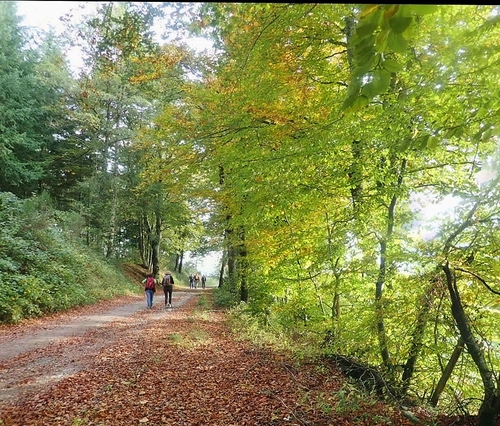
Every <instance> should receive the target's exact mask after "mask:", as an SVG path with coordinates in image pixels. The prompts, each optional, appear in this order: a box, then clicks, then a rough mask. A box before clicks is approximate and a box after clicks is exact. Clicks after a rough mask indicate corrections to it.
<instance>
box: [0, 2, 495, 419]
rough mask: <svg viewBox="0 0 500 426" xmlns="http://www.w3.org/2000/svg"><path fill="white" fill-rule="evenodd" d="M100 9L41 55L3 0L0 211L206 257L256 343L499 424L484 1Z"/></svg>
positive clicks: (102, 240) (93, 244)
mask: <svg viewBox="0 0 500 426" xmlns="http://www.w3.org/2000/svg"><path fill="white" fill-rule="evenodd" d="M95 9H96V10H95V11H93V12H92V13H89V14H87V15H84V16H83V17H82V18H81V19H79V20H75V19H71V16H68V17H66V18H65V19H66V24H67V34H66V36H67V37H56V36H55V35H54V34H51V33H47V34H46V35H45V37H44V38H43V40H42V41H39V42H38V43H35V44H33V40H32V39H31V38H30V34H31V33H30V32H29V31H28V29H27V28H26V27H23V25H22V21H21V19H20V18H19V16H18V15H17V12H16V3H15V2H2V3H0V51H1V52H2V55H0V67H1V72H0V97H1V102H0V191H1V192H2V198H1V204H0V214H2V215H3V216H8V214H11V213H10V209H11V208H12V207H11V206H12V204H9V203H12V202H13V201H12V200H13V197H14V198H15V199H17V200H20V201H28V200H34V199H40V197H45V198H44V199H46V200H50V203H51V205H52V206H53V207H52V208H53V212H52V213H51V214H52V216H51V220H52V221H53V223H52V225H51V226H55V227H56V228H62V229H70V230H71V233H72V235H75V236H77V238H78V239H80V240H81V241H82V243H83V244H84V245H85V246H86V247H88V248H90V249H92V250H94V251H96V252H98V253H100V254H101V255H102V256H105V257H106V258H108V259H133V260H134V261H137V262H140V263H143V264H144V265H147V266H148V267H149V268H150V269H151V270H152V271H153V272H154V273H155V274H158V273H159V272H160V268H162V267H163V265H165V264H168V265H169V267H172V268H173V269H174V270H176V271H179V272H180V271H181V270H182V268H183V261H184V259H185V256H186V253H188V252H191V253H195V254H199V255H203V254H205V253H209V252H213V251H216V252H221V253H222V254H223V255H222V260H221V265H220V276H219V277H218V280H219V287H220V288H219V290H220V291H221V292H224V293H225V294H226V295H227V298H228V299H229V300H230V301H231V302H232V304H234V305H235V306H236V305H238V306H239V309H242V310H244V311H245V312H246V313H247V314H249V315H251V316H253V317H254V318H257V319H258V320H259V321H261V324H262V327H270V328H272V329H273V330H275V331H276V332H277V333H281V334H282V337H283V339H285V340H287V339H292V336H299V335H300V336H301V338H303V339H304V340H305V341H307V342H308V344H310V345H311V346H312V347H315V348H318V349H319V348H321V350H322V351H323V352H324V353H326V354H328V355H329V356H339V355H341V356H343V357H347V358H349V359H356V360H360V361H361V362H363V363H365V364H366V365H371V366H377V371H379V372H380V378H381V380H382V382H383V383H378V386H377V387H378V388H379V390H380V388H383V391H382V392H383V393H384V394H385V395H386V396H391V397H393V398H397V399H401V400H404V399H408V400H413V401H415V400H417V401H419V402H423V401H424V402H427V403H428V404H430V405H432V406H435V407H437V409H440V410H442V411H446V412H449V413H467V412H479V414H480V416H481V421H482V423H481V424H484V425H488V424H493V418H494V416H495V415H496V414H497V413H499V411H500V388H499V381H498V377H499V369H500V358H499V351H498V345H499V344H500V340H499V333H498V330H499V329H500V328H499V325H500V318H499V312H500V297H499V295H500V284H499V283H498V281H497V280H498V277H499V275H500V264H499V252H498V249H499V247H500V246H499V243H500V233H499V227H498V222H499V213H500V211H499V208H500V205H499V200H500V197H499V195H500V194H499V188H500V186H499V185H498V180H499V179H500V176H499V175H498V173H497V170H498V161H499V145H498V142H499V139H498V132H499V123H498V120H499V117H500V114H499V108H500V92H499V84H498V82H499V81H500V79H499V77H500V76H499V75H498V74H499V72H500V71H499V70H500V68H499V67H498V62H499V59H500V56H499V55H500V51H499V49H498V40H499V39H500V16H499V14H498V12H499V7H498V6H496V5H463V6H460V5H397V4H370V5H365V4H315V3H291V4H286V3H217V2H215V3H148V2H144V3H135V2H132V3H129V2H111V3H100V4H99V6H98V7H97V8H95ZM158 22H161V26H162V27H161V28H162V30H163V35H165V37H166V38H164V39H163V40H166V41H161V42H160V41H158V37H157V34H156V33H155V31H154V30H153V28H158V27H157V25H158ZM153 24H154V25H153ZM187 36H191V37H202V38H205V39H207V40H209V42H210V43H211V45H212V46H213V48H211V49H208V50H200V49H194V48H193V47H192V46H190V45H189V44H188V43H186V41H185V40H186V39H185V37H187ZM68 40H70V41H71V43H73V44H74V45H78V46H80V48H81V51H82V55H83V61H84V64H85V66H84V67H83V68H82V69H81V70H80V72H79V73H78V75H76V76H75V75H74V74H73V73H71V72H70V68H69V64H68V58H67V57H66V56H65V54H64V52H65V48H66V47H67V43H68ZM7 194H9V195H7ZM2 232H4V231H2ZM12 232H14V231H12ZM4 234H5V232H4V233H2V234H0V235H1V237H0V243H1V244H0V248H1V250H2V251H5V256H2V257H3V258H5V259H9V256H10V254H9V252H8V250H7V249H6V248H5V247H7V246H8V245H7V236H6V234H5V235H4ZM9 238H10V237H9ZM0 269H1V271H2V277H5V276H6V275H7V274H8V273H12V272H15V273H17V274H20V275H22V274H23V273H25V272H23V270H22V265H20V264H19V263H18V262H14V261H7V260H5V261H3V262H2V263H1V264H0ZM2 279H4V278H2ZM2 285H3V286H7V285H9V284H8V282H7V281H6V283H5V284H2Z"/></svg>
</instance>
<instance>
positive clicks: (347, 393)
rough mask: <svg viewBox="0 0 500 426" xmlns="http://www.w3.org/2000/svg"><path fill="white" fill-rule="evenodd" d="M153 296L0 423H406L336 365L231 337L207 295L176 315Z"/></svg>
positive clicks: (82, 341)
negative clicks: (81, 363)
mask: <svg viewBox="0 0 500 426" xmlns="http://www.w3.org/2000/svg"><path fill="white" fill-rule="evenodd" d="M159 297H160V300H158V293H157V302H156V303H155V306H154V308H153V309H152V310H147V309H145V308H144V309H140V310H139V311H137V312H136V313H134V314H133V315H132V316H131V319H130V320H129V321H128V322H127V324H126V327H124V326H123V325H122V326H121V327H119V326H117V325H114V324H113V323H111V324H108V325H107V326H106V327H105V329H106V330H105V331H103V333H107V334H106V336H107V337H106V338H107V339H108V342H109V344H107V345H105V346H103V347H102V348H101V349H100V350H99V351H98V352H97V353H95V354H94V355H92V356H89V357H88V358H87V361H86V362H87V365H85V367H84V368H83V369H81V370H80V371H78V372H77V373H75V374H72V375H68V376H67V377H64V378H62V379H61V380H59V381H54V382H53V383H52V384H50V385H47V386H46V387H44V388H42V389H38V390H37V391H33V392H32V393H31V394H28V395H25V396H23V398H21V399H19V400H18V401H17V402H15V403H10V404H4V405H3V406H0V409H1V410H2V414H1V416H0V418H1V421H0V425H2V426H14V425H19V426H27V425H40V426H46V425H68V426H80V425H96V426H97V425H100V426H115V425H116V426H118V425H127V426H129V425H141V424H144V425H221V426H229V425H337V426H343V425H399V426H402V425H408V426H409V425H412V424H413V423H412V422H411V421H410V420H408V419H407V418H406V417H404V416H403V414H402V411H401V410H399V409H396V408H391V407H390V406H388V405H385V404H382V403H378V402H374V401H373V400H372V399H371V398H369V397H362V396H361V394H360V393H359V392H358V391H356V390H355V389H354V387H353V385H350V384H348V382H347V381H346V379H345V378H343V377H342V374H341V373H340V372H339V371H338V370H336V369H335V368H334V367H333V366H328V365H325V364H321V363H319V362H313V361H304V360H302V361H299V360H296V359H293V357H290V356H287V355H286V354H280V353H277V352H275V351H273V350H271V349H270V348H269V349H266V348H262V347H256V346H254V345H252V344H251V343H250V342H248V341H243V340H240V339H236V336H235V335H234V334H233V333H231V331H230V330H229V327H228V325H227V323H226V316H225V314H224V312H222V311H218V310H215V309H213V305H212V303H211V295H210V291H205V292H203V293H202V292H199V293H193V295H192V297H188V298H187V299H186V303H184V304H183V305H181V306H178V307H177V308H176V309H174V310H173V311H165V310H163V309H161V304H162V303H160V302H162V300H161V299H162V297H163V296H162V295H160V296H159ZM91 335H92V333H88V336H87V335H84V336H82V337H81V338H79V341H78V348H79V350H81V351H86V350H88V349H86V348H88V347H90V346H91V345H88V344H87V343H88V342H87V341H86V339H91ZM4 337H5V336H4ZM34 374H36V373H34ZM34 379H35V377H34ZM434 424H436V423H434ZM441 424H444V423H441ZM449 424H452V423H449ZM462 424H463V423H462Z"/></svg>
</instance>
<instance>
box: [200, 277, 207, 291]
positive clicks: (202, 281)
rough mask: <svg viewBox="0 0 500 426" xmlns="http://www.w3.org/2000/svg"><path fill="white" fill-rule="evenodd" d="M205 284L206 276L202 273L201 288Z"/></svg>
mask: <svg viewBox="0 0 500 426" xmlns="http://www.w3.org/2000/svg"><path fill="white" fill-rule="evenodd" d="M206 284H207V276H206V275H205V274H203V275H202V276H201V288H203V289H204V288H205V286H206Z"/></svg>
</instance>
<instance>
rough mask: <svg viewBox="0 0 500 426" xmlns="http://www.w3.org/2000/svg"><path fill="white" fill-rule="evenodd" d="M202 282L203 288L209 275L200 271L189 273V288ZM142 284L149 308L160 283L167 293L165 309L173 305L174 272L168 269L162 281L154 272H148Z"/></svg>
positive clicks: (196, 286)
mask: <svg viewBox="0 0 500 426" xmlns="http://www.w3.org/2000/svg"><path fill="white" fill-rule="evenodd" d="M200 282H201V288H205V286H206V282H207V277H206V276H205V275H201V274H200V273H199V272H197V273H196V274H194V275H193V274H190V275H189V288H198V285H199V284H200ZM142 284H143V285H144V291H145V293H146V305H147V307H148V309H151V308H152V307H153V298H154V294H155V292H156V286H157V285H159V284H161V286H162V287H163V293H164V294H165V309H167V308H171V307H172V292H173V290H174V284H175V282H174V277H173V276H172V272H170V271H166V272H165V275H164V276H163V278H162V279H161V281H160V280H158V279H156V278H155V276H154V274H152V273H151V274H148V276H147V277H146V278H144V279H143V280H142Z"/></svg>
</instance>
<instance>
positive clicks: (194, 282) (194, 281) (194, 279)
mask: <svg viewBox="0 0 500 426" xmlns="http://www.w3.org/2000/svg"><path fill="white" fill-rule="evenodd" d="M200 282H201V288H205V286H206V284H207V277H206V276H205V275H201V274H200V273H199V272H197V273H196V274H194V275H192V274H191V275H189V288H198V286H199V285H200Z"/></svg>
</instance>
